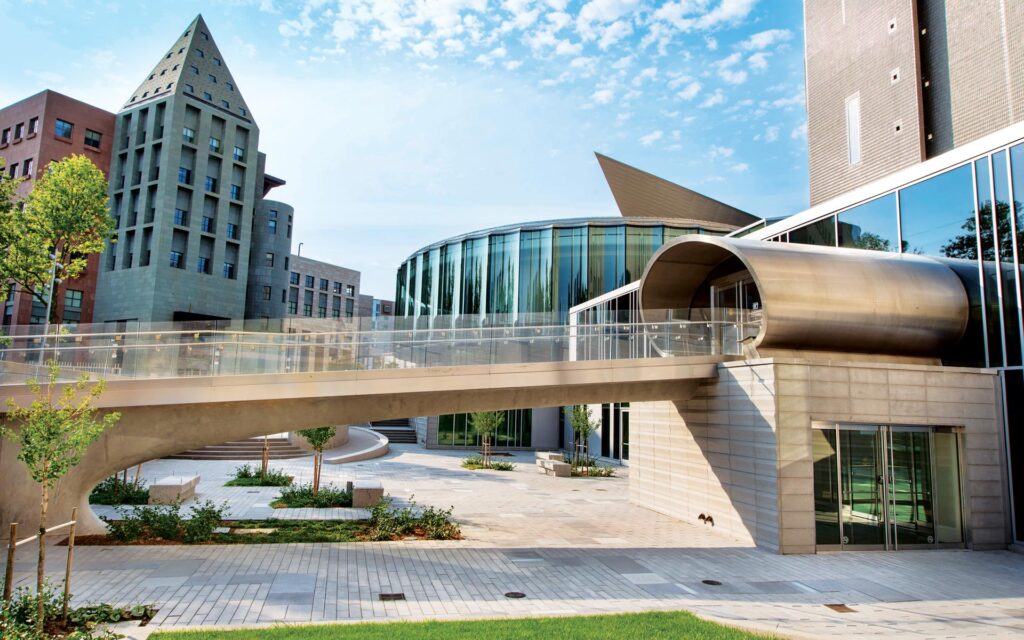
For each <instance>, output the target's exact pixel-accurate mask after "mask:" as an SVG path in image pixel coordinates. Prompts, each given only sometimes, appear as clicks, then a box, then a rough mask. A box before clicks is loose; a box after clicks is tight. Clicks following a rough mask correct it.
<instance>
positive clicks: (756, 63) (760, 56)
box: [747, 51, 771, 71]
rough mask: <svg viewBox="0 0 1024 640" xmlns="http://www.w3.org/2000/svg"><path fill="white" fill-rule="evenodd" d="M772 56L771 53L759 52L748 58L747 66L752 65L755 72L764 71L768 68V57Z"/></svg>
mask: <svg viewBox="0 0 1024 640" xmlns="http://www.w3.org/2000/svg"><path fill="white" fill-rule="evenodd" d="M770 55H771V54H770V53H766V52H764V51H758V52H757V53H754V54H751V56H750V57H749V58H747V64H748V65H750V68H751V69H753V70H754V71H764V70H765V69H767V68H768V56H770Z"/></svg>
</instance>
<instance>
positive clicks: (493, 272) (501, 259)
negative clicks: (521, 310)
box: [487, 233, 519, 323]
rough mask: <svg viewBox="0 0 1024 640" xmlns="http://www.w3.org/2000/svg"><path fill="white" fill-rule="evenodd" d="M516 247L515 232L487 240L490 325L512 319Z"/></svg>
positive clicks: (516, 238) (516, 266)
mask: <svg viewBox="0 0 1024 640" xmlns="http://www.w3.org/2000/svg"><path fill="white" fill-rule="evenodd" d="M518 245H519V234H518V233H506V234H502V235H496V236H491V237H490V244H489V247H488V256H487V272H488V275H487V280H488V282H487V291H488V295H487V313H488V314H490V315H491V319H492V322H494V321H498V322H503V323H504V322H511V321H512V317H511V316H512V314H514V313H515V310H516V307H515V302H516V295H515V293H516V276H517V275H518V274H517V273H516V272H517V270H518V269H517V268H518V264H519V260H518V258H519V255H518V254H519V246H518ZM497 316H506V317H500V318H499V317H497Z"/></svg>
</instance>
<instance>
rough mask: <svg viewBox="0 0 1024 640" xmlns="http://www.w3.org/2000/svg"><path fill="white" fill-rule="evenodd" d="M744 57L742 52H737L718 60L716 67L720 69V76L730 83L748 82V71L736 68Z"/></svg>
mask: <svg viewBox="0 0 1024 640" xmlns="http://www.w3.org/2000/svg"><path fill="white" fill-rule="evenodd" d="M742 58H743V56H742V54H740V53H739V52H737V53H733V54H732V55H729V56H727V57H725V58H722V59H721V60H719V61H718V62H716V63H715V67H716V68H717V69H718V77H720V78H721V79H722V80H724V81H726V82H728V83H729V84H743V83H744V82H746V81H747V72H746V71H743V70H742V69H735V68H734V67H735V66H736V65H737V64H738V63H739V62H740V60H742Z"/></svg>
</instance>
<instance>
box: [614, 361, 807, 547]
mask: <svg viewBox="0 0 1024 640" xmlns="http://www.w3.org/2000/svg"><path fill="white" fill-rule="evenodd" d="M775 410H776V409H775V379H774V369H773V367H772V366H771V365H770V364H762V365H756V366H743V367H720V368H719V379H718V381H717V382H715V383H711V384H704V385H701V386H700V388H698V390H697V392H696V394H695V395H694V397H693V399H691V400H688V401H682V402H645V403H634V404H631V405H630V472H629V473H630V476H629V479H630V499H631V500H632V501H633V502H635V503H637V504H640V505H642V506H645V507H648V508H650V509H653V510H655V511H659V512H661V513H665V514H667V515H670V516H673V517H676V518H679V519H681V520H684V521H686V522H691V523H694V524H697V525H700V526H707V525H704V523H703V522H701V521H700V520H698V516H699V515H700V514H702V513H703V514H705V515H711V517H712V518H713V519H714V527H715V529H716V530H719V531H724V532H726V533H728V534H730V535H733V536H735V537H738V538H740V539H741V540H743V541H744V542H746V543H749V544H757V545H759V546H762V547H765V548H768V549H773V550H776V549H778V516H777V509H778V506H777V505H778V495H777V493H778V492H777V484H778V481H777V474H776V465H775V451H776V448H777V447H776V435H775ZM808 442H809V441H808Z"/></svg>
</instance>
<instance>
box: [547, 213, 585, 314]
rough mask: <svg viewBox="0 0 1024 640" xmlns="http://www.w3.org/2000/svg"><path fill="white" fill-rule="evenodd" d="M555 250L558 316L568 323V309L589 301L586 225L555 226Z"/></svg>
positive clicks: (553, 258) (554, 273)
mask: <svg viewBox="0 0 1024 640" xmlns="http://www.w3.org/2000/svg"><path fill="white" fill-rule="evenodd" d="M552 249H553V257H552V260H553V261H554V269H553V275H554V277H555V279H556V282H555V283H554V284H553V289H554V290H555V291H557V294H556V295H557V296H558V302H557V305H558V314H559V318H560V319H561V321H562V322H565V321H566V319H567V318H568V317H569V309H571V308H572V307H574V306H576V305H578V304H580V303H581V302H585V301H586V300H587V228H586V227H575V228H572V229H555V236H554V246H553V248H552Z"/></svg>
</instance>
